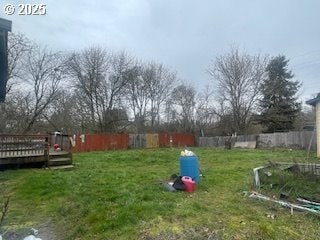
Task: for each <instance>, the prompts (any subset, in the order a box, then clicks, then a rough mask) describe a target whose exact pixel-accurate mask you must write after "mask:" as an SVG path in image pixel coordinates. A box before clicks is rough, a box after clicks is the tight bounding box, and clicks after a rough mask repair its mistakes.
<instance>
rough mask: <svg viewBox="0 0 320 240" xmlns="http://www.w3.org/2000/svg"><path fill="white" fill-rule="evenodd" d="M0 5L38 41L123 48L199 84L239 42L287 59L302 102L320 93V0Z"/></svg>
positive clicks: (53, 0)
mask: <svg viewBox="0 0 320 240" xmlns="http://www.w3.org/2000/svg"><path fill="white" fill-rule="evenodd" d="M9 3H11V4H14V5H15V6H16V7H17V8H18V6H17V5H18V4H19V3H21V4H27V3H43V4H46V8H47V14H46V15H45V16H21V15H18V14H17V13H15V14H14V15H11V16H8V15H6V14H5V13H4V5H5V4H9ZM0 7H1V12H0V17H2V18H6V19H9V20H12V21H13V32H22V33H24V34H25V35H26V36H27V37H28V38H30V39H32V40H35V41H36V42H38V43H42V44H46V45H48V46H49V47H52V48H54V49H58V50H77V49H83V48H85V47H90V46H92V45H99V46H103V47H107V48H110V49H114V50H126V51H127V52H128V53H129V54H131V55H133V56H136V57H138V58H140V59H143V60H146V61H149V60H154V61H157V62H160V63H163V64H164V65H166V66H168V67H169V68H171V69H172V70H175V71H177V73H178V76H179V77H180V78H181V79H183V80H185V81H188V82H190V83H192V84H193V85H195V86H197V88H198V89H201V88H202V87H204V85H205V84H207V83H209V82H210V81H209V77H208V75H207V74H206V69H207V68H208V67H209V65H210V63H211V62H212V60H214V58H215V57H217V56H220V55H222V54H225V53H228V52H229V51H230V47H231V46H236V47H239V48H240V49H242V50H244V51H246V52H247V53H249V54H257V53H260V54H268V55H270V56H277V55H279V54H283V55H285V56H286V57H287V58H288V59H290V62H289V64H290V65H289V67H290V68H291V69H292V71H293V73H294V74H295V77H296V79H297V80H299V81H301V82H302V83H303V87H302V89H301V99H302V100H303V101H304V100H306V99H309V98H310V96H311V95H312V94H315V93H317V92H319V91H320V45H319V43H320V27H319V23H320V1H319V0H308V1H303V0H234V1H228V0H224V1H223V0H221V1H215V0H91V1H90V0H87V1H84V0H82V1H81V0H42V1H39V0H37V1H33V0H20V1H10V0H1V3H0Z"/></svg>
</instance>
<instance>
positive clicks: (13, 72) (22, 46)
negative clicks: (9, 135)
mask: <svg viewBox="0 0 320 240" xmlns="http://www.w3.org/2000/svg"><path fill="white" fill-rule="evenodd" d="M30 46H31V43H30V41H29V40H28V39H27V38H26V37H25V36H24V35H23V34H20V33H18V34H15V33H9V34H8V81H7V83H6V95H7V100H6V101H5V102H4V103H1V104H0V132H6V131H10V130H9V129H8V128H7V125H8V120H9V119H10V116H11V115H12V106H13V104H12V103H10V101H9V99H12V98H10V96H9V93H11V92H12V90H13V87H14V86H16V85H17V84H18V81H19V78H20V77H21V75H22V74H21V71H22V64H23V61H24V60H25V56H26V54H27V52H28V51H29V50H30ZM8 126H9V125H8Z"/></svg>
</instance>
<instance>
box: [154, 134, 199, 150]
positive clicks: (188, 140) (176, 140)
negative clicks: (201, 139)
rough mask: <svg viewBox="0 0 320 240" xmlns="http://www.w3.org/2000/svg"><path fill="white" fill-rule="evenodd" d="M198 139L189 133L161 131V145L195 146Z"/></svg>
mask: <svg viewBox="0 0 320 240" xmlns="http://www.w3.org/2000/svg"><path fill="white" fill-rule="evenodd" d="M195 145H196V139H195V136H194V135H193V134H191V133H190V134H189V133H159V146H160V147H194V146H195Z"/></svg>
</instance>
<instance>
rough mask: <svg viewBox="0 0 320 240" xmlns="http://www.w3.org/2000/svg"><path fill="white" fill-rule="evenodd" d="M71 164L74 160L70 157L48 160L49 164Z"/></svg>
mask: <svg viewBox="0 0 320 240" xmlns="http://www.w3.org/2000/svg"><path fill="white" fill-rule="evenodd" d="M70 164H72V160H71V159H70V158H53V159H50V160H49V161H48V165H49V166H62V165H70Z"/></svg>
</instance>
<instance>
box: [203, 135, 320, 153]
mask: <svg viewBox="0 0 320 240" xmlns="http://www.w3.org/2000/svg"><path fill="white" fill-rule="evenodd" d="M314 134H315V133H314V132H312V131H301V132H285V133H261V134H256V135H241V136H237V137H229V136H217V137H200V138H199V146H200V147H224V146H225V145H226V144H227V143H228V142H231V146H234V144H235V142H246V141H257V147H258V148H274V147H284V148H301V149H308V148H309V145H310V144H311V145H310V149H311V150H316V148H317V147H316V136H315V135H314Z"/></svg>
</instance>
